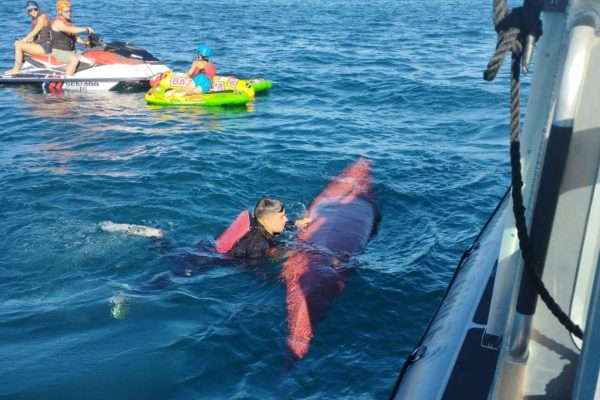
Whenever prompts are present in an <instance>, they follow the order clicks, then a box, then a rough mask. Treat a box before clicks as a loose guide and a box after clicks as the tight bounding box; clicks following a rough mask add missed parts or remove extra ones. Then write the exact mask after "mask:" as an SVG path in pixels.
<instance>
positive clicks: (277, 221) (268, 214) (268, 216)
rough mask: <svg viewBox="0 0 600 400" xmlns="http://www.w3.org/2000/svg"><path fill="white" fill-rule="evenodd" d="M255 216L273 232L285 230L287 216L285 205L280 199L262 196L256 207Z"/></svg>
mask: <svg viewBox="0 0 600 400" xmlns="http://www.w3.org/2000/svg"><path fill="white" fill-rule="evenodd" d="M254 216H255V217H256V219H257V220H258V222H260V224H261V225H262V226H263V227H264V228H265V229H266V230H267V231H268V232H269V233H271V234H277V233H281V232H283V229H284V228H285V223H286V222H287V216H286V215H285V206H284V205H283V203H282V202H281V201H279V200H275V199H269V198H266V197H265V198H262V199H260V200H259V201H258V202H257V203H256V206H255V207H254Z"/></svg>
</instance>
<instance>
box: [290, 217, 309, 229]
mask: <svg viewBox="0 0 600 400" xmlns="http://www.w3.org/2000/svg"><path fill="white" fill-rule="evenodd" d="M312 221H313V219H312V218H310V217H306V218H300V219H297V220H295V221H287V222H286V223H285V229H286V230H292V229H293V228H306V226H307V225H308V224H310V223H311V222H312Z"/></svg>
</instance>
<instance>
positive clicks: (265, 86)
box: [248, 78, 273, 93]
mask: <svg viewBox="0 0 600 400" xmlns="http://www.w3.org/2000/svg"><path fill="white" fill-rule="evenodd" d="M248 83H249V84H250V86H252V89H254V93H261V92H264V91H267V90H269V89H271V88H272V87H273V84H272V83H271V81H268V80H266V79H263V78H254V79H248Z"/></svg>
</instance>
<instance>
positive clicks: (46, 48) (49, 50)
mask: <svg viewBox="0 0 600 400" xmlns="http://www.w3.org/2000/svg"><path fill="white" fill-rule="evenodd" d="M40 46H42V49H44V53H45V54H50V53H52V44H50V42H46V43H40Z"/></svg>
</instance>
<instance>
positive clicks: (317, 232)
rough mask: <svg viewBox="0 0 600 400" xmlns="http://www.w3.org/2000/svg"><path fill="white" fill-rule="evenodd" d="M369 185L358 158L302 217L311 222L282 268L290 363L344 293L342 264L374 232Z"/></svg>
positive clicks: (366, 167)
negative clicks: (338, 297)
mask: <svg viewBox="0 0 600 400" xmlns="http://www.w3.org/2000/svg"><path fill="white" fill-rule="evenodd" d="M372 180H373V179H372V177H371V163H370V162H369V161H367V160H365V159H364V158H361V159H359V160H358V161H357V162H355V163H354V164H352V165H350V166H349V167H348V168H346V169H345V170H344V171H343V172H342V173H341V174H340V175H338V176H337V177H335V178H334V179H333V180H332V182H331V183H330V184H329V186H327V188H325V190H323V192H322V193H321V194H320V195H319V196H318V197H317V198H316V199H315V200H314V201H313V203H312V204H311V206H310V207H309V209H308V214H307V216H308V217H310V218H312V219H313V220H312V222H311V223H310V225H309V226H307V227H306V228H305V229H303V230H301V231H300V232H299V233H298V240H299V242H300V244H299V245H298V247H297V248H295V249H294V250H292V251H291V252H290V254H289V257H288V260H287V261H286V262H285V264H284V267H283V271H282V276H283V278H284V280H285V282H286V287H287V299H286V302H287V310H288V327H289V335H288V339H287V345H288V349H289V351H290V356H291V358H292V359H294V360H298V359H301V358H302V357H304V355H305V354H306V352H307V351H308V348H309V344H310V341H311V339H312V337H313V330H314V326H315V325H316V323H317V322H319V321H320V320H322V319H323V318H324V317H325V315H326V314H327V311H328V310H329V309H330V308H331V304H332V302H333V300H334V299H335V297H336V296H337V295H338V294H339V293H340V292H341V291H342V289H343V288H344V278H343V276H342V270H343V268H342V267H343V266H344V263H345V262H346V261H348V259H349V257H350V256H351V255H352V254H354V253H356V252H359V251H361V250H362V249H363V248H364V247H365V245H366V244H367V242H368V240H369V238H370V237H371V236H372V234H373V233H374V232H375V230H376V227H377V222H378V218H379V215H378V212H377V206H376V204H375V198H374V194H373V192H372V188H371V185H372Z"/></svg>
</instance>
